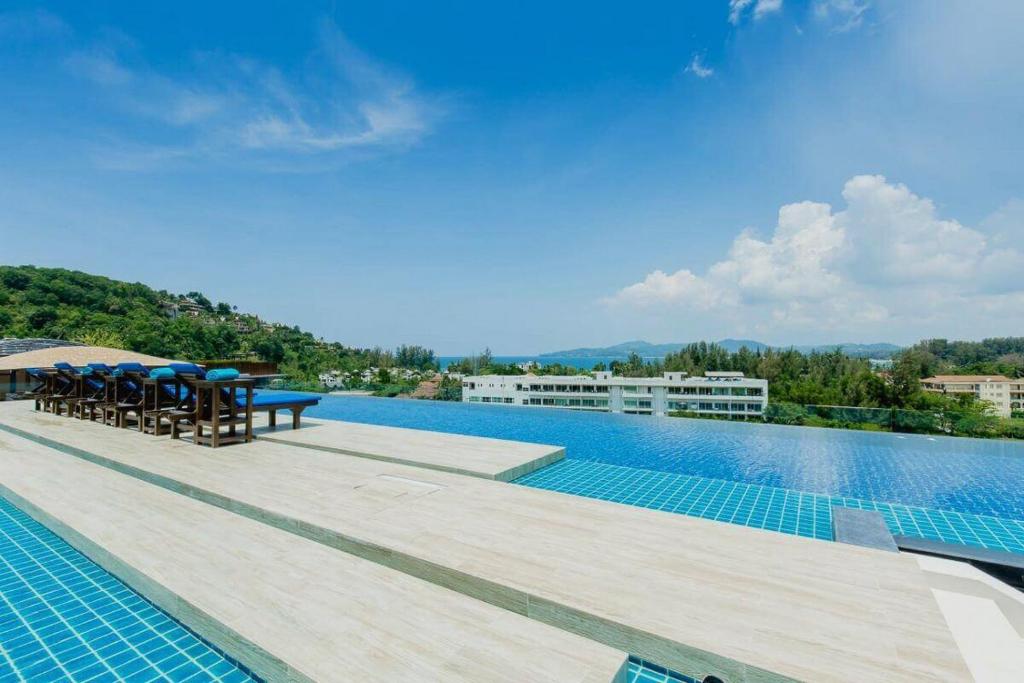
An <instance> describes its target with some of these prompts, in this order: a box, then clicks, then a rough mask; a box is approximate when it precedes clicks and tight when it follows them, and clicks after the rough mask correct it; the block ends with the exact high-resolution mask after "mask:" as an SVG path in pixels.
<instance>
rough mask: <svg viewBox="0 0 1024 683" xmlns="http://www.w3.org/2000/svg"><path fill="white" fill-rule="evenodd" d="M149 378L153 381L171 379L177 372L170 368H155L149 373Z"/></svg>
mask: <svg viewBox="0 0 1024 683" xmlns="http://www.w3.org/2000/svg"><path fill="white" fill-rule="evenodd" d="M149 376H150V377H151V378H153V379H169V378H171V377H174V376H175V372H174V370H171V369H170V368H153V369H152V370H150V371H149Z"/></svg>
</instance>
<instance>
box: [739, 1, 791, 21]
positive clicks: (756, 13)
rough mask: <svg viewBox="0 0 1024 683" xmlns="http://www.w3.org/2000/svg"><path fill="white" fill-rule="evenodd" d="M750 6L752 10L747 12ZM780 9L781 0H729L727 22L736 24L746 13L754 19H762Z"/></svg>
mask: <svg viewBox="0 0 1024 683" xmlns="http://www.w3.org/2000/svg"><path fill="white" fill-rule="evenodd" d="M751 7H753V11H752V12H748V11H747V10H748V9H750V8H751ZM781 9H782V0H729V23H730V24H733V25H737V24H739V23H740V22H741V21H743V18H744V17H745V16H747V15H748V14H750V15H753V17H754V19H763V18H764V17H765V16H767V15H769V14H772V13H774V12H778V11H779V10H781Z"/></svg>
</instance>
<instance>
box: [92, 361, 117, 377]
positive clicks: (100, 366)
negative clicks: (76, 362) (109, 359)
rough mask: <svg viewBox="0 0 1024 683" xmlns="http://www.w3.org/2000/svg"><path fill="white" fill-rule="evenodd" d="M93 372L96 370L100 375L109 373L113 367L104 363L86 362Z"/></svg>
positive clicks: (112, 370)
mask: <svg viewBox="0 0 1024 683" xmlns="http://www.w3.org/2000/svg"><path fill="white" fill-rule="evenodd" d="M86 365H88V366H89V367H90V368H92V370H93V372H98V373H99V374H101V375H111V374H113V372H114V368H112V367H110V366H109V365H107V364H106V363H86Z"/></svg>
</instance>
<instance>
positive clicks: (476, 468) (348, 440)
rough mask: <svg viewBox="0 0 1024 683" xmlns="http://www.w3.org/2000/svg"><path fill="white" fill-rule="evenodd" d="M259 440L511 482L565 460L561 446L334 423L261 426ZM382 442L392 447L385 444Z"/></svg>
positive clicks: (401, 428) (315, 420)
mask: <svg viewBox="0 0 1024 683" xmlns="http://www.w3.org/2000/svg"><path fill="white" fill-rule="evenodd" d="M256 438H257V439H261V440H263V441H270V442H272V443H280V444H285V445H287V446H296V447H299V448H309V449H314V450H320V451H327V452H331V453H339V454H342V455H352V456H356V457H360V458H368V459H370V460H379V461H381V462H388V463H393V464H398V465H412V466H415V467H422V468H425V469H431V470H437V471H439V472H450V473H452V474H462V475H466V476H471V477H480V478H482V479H494V480H496V481H506V482H507V481H512V480H513V479H518V478H519V477H523V476H526V475H527V474H530V473H532V472H536V471H537V470H539V469H543V468H544V467H547V466H548V465H551V464H553V463H556V462H558V461H559V460H562V459H564V458H565V449H564V448H562V447H561V446H552V445H547V444H534V443H526V442H522V441H509V440H507V439H493V438H490V437H483V436H468V435H464V434H452V433H450V432H432V431H428V430H425V429H409V428H406V427H386V426H382V425H374V424H367V423H364V422H344V421H341V420H330V419H309V418H308V419H307V420H306V421H305V424H304V425H303V427H302V428H301V429H298V430H294V429H292V428H291V427H290V425H278V426H277V428H276V429H271V428H269V427H266V426H262V425H260V426H258V427H257V429H256ZM382 441H388V442H389V443H388V444H387V446H382V445H381V442H382ZM399 453H401V455H399Z"/></svg>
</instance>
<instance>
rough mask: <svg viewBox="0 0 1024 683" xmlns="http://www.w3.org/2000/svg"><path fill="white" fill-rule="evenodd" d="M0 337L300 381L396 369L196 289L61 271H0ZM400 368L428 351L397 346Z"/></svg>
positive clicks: (379, 356) (428, 362) (365, 352)
mask: <svg viewBox="0 0 1024 683" xmlns="http://www.w3.org/2000/svg"><path fill="white" fill-rule="evenodd" d="M0 336H6V337H51V338H55V339H68V340H73V341H81V342H85V343H87V344H92V345H98V346H112V347H115V348H123V349H129V350H132V351H139V352H141V353H148V354H152V355H155V356H162V357H165V358H182V359H189V360H212V359H222V358H228V359H241V358H253V359H259V360H266V361H273V362H277V363H280V364H281V368H282V371H283V372H286V373H288V374H289V375H291V376H292V377H294V378H296V379H299V380H311V379H315V377H316V375H317V374H318V373H319V372H322V371H324V370H328V369H337V370H342V371H351V370H362V369H364V368H367V367H370V366H382V367H387V366H390V365H393V364H395V354H393V353H391V352H390V351H384V350H382V349H357V348H351V347H347V346H344V345H342V344H339V343H335V342H324V341H321V340H318V339H316V338H315V337H314V336H313V335H312V334H310V333H308V332H303V331H302V330H300V329H299V328H298V327H288V326H286V325H281V324H277V323H268V322H266V321H263V320H261V319H260V318H259V317H257V316H255V315H251V314H247V313H240V312H238V311H237V310H236V309H235V307H234V306H231V305H230V304H228V303H223V302H221V303H216V304H214V303H213V302H211V301H210V300H209V299H208V298H207V297H206V296H204V295H203V294H201V293H199V292H190V293H187V294H185V295H181V294H173V293H170V292H166V291H163V290H160V291H157V290H154V289H152V288H150V287H147V286H146V285H144V284H141V283H138V282H135V283H129V282H120V281H118V280H112V279H110V278H106V277H100V276H97V275H90V274H88V273H82V272H79V271H73V270H64V269H62V268H36V267H34V266H0ZM397 353H398V354H399V355H400V356H402V359H403V362H404V363H405V364H406V366H407V367H408V366H410V365H416V366H421V367H430V366H433V364H434V355H433V352H432V351H429V350H427V349H422V348H420V347H402V348H401V349H399V350H398V352H397Z"/></svg>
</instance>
